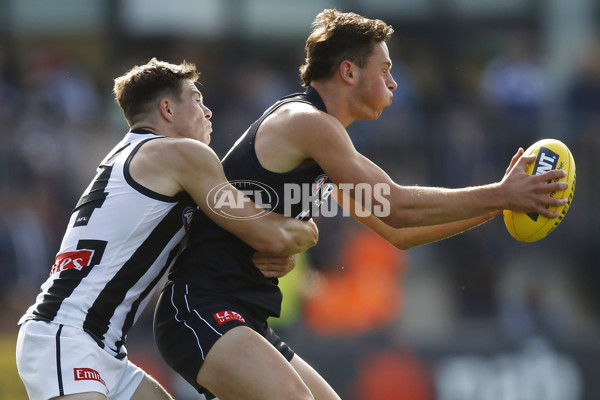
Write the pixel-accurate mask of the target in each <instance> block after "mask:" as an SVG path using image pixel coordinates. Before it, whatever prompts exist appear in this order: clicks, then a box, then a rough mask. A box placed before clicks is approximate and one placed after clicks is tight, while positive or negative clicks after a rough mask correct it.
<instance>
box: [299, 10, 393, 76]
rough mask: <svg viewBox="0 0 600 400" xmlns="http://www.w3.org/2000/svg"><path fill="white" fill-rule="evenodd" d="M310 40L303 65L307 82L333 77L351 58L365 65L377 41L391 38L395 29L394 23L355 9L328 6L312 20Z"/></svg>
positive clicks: (301, 70) (385, 40)
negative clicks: (341, 10) (346, 11)
mask: <svg viewBox="0 0 600 400" xmlns="http://www.w3.org/2000/svg"><path fill="white" fill-rule="evenodd" d="M312 27H313V30H312V32H311V34H310V36H309V37H308V39H307V40H306V59H305V62H304V65H302V66H301V67H300V77H301V78H302V82H303V85H304V86H309V85H310V83H311V82H312V81H314V80H318V79H323V78H330V77H332V76H333V74H334V71H335V69H336V67H337V66H338V65H339V64H340V63H341V62H342V61H344V60H349V61H351V62H353V63H355V64H356V65H358V66H359V67H360V68H363V67H364V66H365V65H366V63H367V59H368V58H369V56H370V55H371V53H372V52H373V48H374V46H373V45H374V44H376V43H379V42H388V41H389V40H390V38H391V36H392V34H393V33H394V30H393V29H392V27H391V25H387V24H386V23H385V22H383V21H381V20H379V19H368V18H365V17H363V16H361V15H358V14H355V13H341V12H339V11H337V10H333V9H327V10H324V11H323V12H321V13H319V15H317V17H316V18H315V20H314V21H313V23H312Z"/></svg>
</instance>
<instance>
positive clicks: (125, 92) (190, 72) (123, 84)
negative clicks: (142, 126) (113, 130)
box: [113, 58, 200, 125]
mask: <svg viewBox="0 0 600 400" xmlns="http://www.w3.org/2000/svg"><path fill="white" fill-rule="evenodd" d="M199 77H200V73H199V72H197V71H196V66H195V65H194V64H190V63H187V62H185V61H184V62H183V63H182V64H180V65H175V64H170V63H167V62H164V61H158V60H157V59H156V58H152V59H151V60H150V61H148V62H147V63H146V64H144V65H136V66H134V67H133V68H132V69H131V70H129V71H128V72H127V73H125V74H124V75H122V76H120V77H118V78H116V79H115V85H114V87H113V93H114V95H115V99H116V101H117V103H118V104H119V106H120V107H121V108H122V109H123V113H124V114H125V119H127V122H128V123H129V125H133V124H134V123H135V122H136V120H137V119H139V118H140V116H142V115H143V114H145V113H147V112H149V111H150V110H151V109H152V107H153V106H154V105H155V103H156V102H157V101H159V100H160V99H162V98H164V97H170V98H172V99H175V100H179V99H180V96H181V89H182V84H181V83H182V81H184V80H186V79H190V80H192V81H193V82H196V81H197V80H198V78H199Z"/></svg>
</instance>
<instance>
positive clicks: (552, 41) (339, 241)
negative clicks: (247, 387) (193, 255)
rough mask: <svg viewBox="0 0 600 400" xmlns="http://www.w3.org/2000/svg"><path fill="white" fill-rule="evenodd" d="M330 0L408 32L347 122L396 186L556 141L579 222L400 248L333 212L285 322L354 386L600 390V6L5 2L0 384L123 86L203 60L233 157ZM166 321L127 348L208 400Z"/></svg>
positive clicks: (207, 92)
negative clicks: (368, 112) (182, 372)
mask: <svg viewBox="0 0 600 400" xmlns="http://www.w3.org/2000/svg"><path fill="white" fill-rule="evenodd" d="M324 8H337V9H338V10H341V11H354V12H357V13H360V14H363V15H365V16H367V17H370V18H380V19H383V20H385V21H386V22H388V23H389V24H391V25H392V26H393V27H394V29H395V34H394V37H393V39H392V42H391V43H390V45H389V46H390V52H391V57H392V60H393V64H394V66H393V69H392V72H393V74H394V77H395V79H396V82H397V83H398V89H397V90H396V92H395V97H394V104H393V106H391V107H390V108H389V109H387V110H386V111H384V114H383V116H382V117H381V118H380V119H379V120H378V121H376V122H361V123H355V124H353V125H351V126H350V127H349V131H350V133H351V136H352V138H353V140H354V142H355V144H356V147H357V148H358V149H359V151H361V152H363V153H364V154H365V155H367V156H368V157H369V158H371V159H372V160H373V161H375V162H377V163H378V164H379V165H381V166H382V167H383V168H384V169H385V170H386V171H387V172H388V173H389V174H390V175H391V176H392V177H393V178H394V180H396V182H398V183H400V184H404V185H428V186H447V187H461V186H468V185H478V184H485V183H489V182H493V181H497V180H499V179H501V178H502V175H503V174H504V171H505V169H506V167H507V166H508V163H509V160H510V158H511V156H512V155H513V154H514V153H515V152H516V150H517V149H518V147H524V148H526V147H528V146H529V145H530V144H532V143H533V142H534V141H536V140H537V139H541V138H557V139H560V140H562V141H563V142H565V143H566V144H567V145H568V146H569V147H570V149H571V151H572V153H573V155H574V158H575V161H576V163H577V172H578V174H577V189H576V192H575V197H574V200H573V204H572V206H571V209H570V211H569V213H568V214H567V217H566V219H565V220H564V221H563V222H562V224H561V225H560V226H559V227H558V228H557V229H556V231H554V232H553V233H552V234H551V235H550V236H548V237H547V238H545V239H543V240H541V241H539V242H536V243H532V244H525V243H520V242H517V241H516V240H514V239H512V238H511V237H510V236H509V234H508V233H507V231H506V229H505V227H504V223H503V221H502V217H497V218H496V219H494V220H492V221H490V222H489V223H487V224H485V225H484V226H482V227H479V228H477V229H474V230H472V231H469V232H467V233H465V234H463V235H460V236H457V237H454V238H451V239H448V240H446V241H443V242H439V243H434V244H430V245H426V246H422V247H419V248H414V249H411V250H409V251H405V252H403V251H400V250H396V249H394V248H393V247H391V246H390V245H388V244H387V243H385V242H382V241H381V240H380V239H378V238H377V237H374V236H373V235H372V234H370V233H369V232H368V231H365V230H364V229H363V228H361V226H360V225H359V224H358V223H356V222H355V221H353V220H351V219H349V218H343V217H336V218H325V217H320V218H318V221H317V223H318V225H319V226H320V232H321V238H320V243H319V244H318V245H317V246H316V247H315V248H314V249H312V250H311V251H310V252H309V253H307V254H305V255H303V257H302V258H301V262H300V263H299V265H298V267H297V268H296V270H295V271H294V273H293V274H292V275H290V276H289V277H287V278H286V279H285V280H283V282H282V287H283V289H284V292H285V305H284V316H283V318H282V319H281V320H280V321H272V323H273V325H275V326H276V330H277V331H278V332H279V334H280V336H282V338H283V339H284V340H286V341H287V342H288V343H289V344H290V345H291V346H292V347H293V348H294V349H295V350H296V351H297V352H298V353H299V354H300V355H301V356H303V358H305V359H306V360H307V361H309V362H310V363H311V364H312V365H313V366H314V367H315V368H316V369H317V370H318V371H319V372H321V374H322V375H323V376H324V377H325V378H326V379H327V380H328V381H329V382H330V383H331V384H332V385H333V387H334V388H335V389H336V390H337V391H338V393H339V394H340V395H341V397H342V398H343V399H349V400H367V399H368V400H375V399H377V400H394V399H407V400H596V399H599V398H600V382H599V381H598V379H597V377H598V371H599V370H600V329H599V324H598V322H599V318H600V268H599V265H598V264H599V261H598V260H599V258H600V236H599V235H600V212H599V211H598V206H599V203H600V196H599V194H600V193H599V192H600V189H599V188H598V183H599V182H598V177H599V176H600V173H599V172H600V162H599V158H600V157H599V155H600V153H599V150H600V36H598V33H599V32H598V30H599V29H598V28H599V27H600V26H599V25H600V5H599V4H598V2H597V1H596V0H568V1H566V0H502V1H498V0H346V1H342V0H338V1H320V0H302V1H298V0H294V1H282V0H247V1H245V0H170V1H158V0H85V1H81V0H53V1H40V0H0V129H1V133H0V310H1V311H0V313H1V315H2V318H1V319H0V398H2V399H25V398H26V395H25V391H24V389H23V386H22V384H21V382H20V380H19V379H18V376H17V373H16V367H15V357H14V345H15V339H16V331H17V326H16V322H17V320H18V318H19V316H20V315H21V314H22V313H23V312H24V311H25V309H26V308H27V307H28V306H29V305H30V304H31V303H32V302H33V300H34V297H35V295H36V293H37V292H38V290H39V285H40V284H41V282H42V281H43V280H44V279H45V278H46V277H47V276H48V273H49V270H50V267H51V265H52V264H53V259H54V255H55V253H56V252H57V250H58V245H59V243H60V240H61V237H62V234H63V231H64V229H65V226H66V223H67V220H68V216H69V214H70V210H71V209H72V207H73V206H74V204H75V203H76V202H77V199H78V198H79V196H80V194H81V192H82V191H83V189H84V188H85V186H86V185H87V183H88V181H89V180H90V179H91V178H92V177H93V175H94V170H95V167H96V165H97V164H98V163H99V162H100V160H101V158H102V157H103V156H104V154H105V153H106V152H107V151H108V150H109V149H110V148H112V146H113V145H114V144H115V143H116V142H117V141H118V140H119V139H120V138H121V137H122V135H123V134H124V133H125V132H126V130H127V126H126V124H125V120H124V118H123V116H122V114H121V112H120V110H119V109H118V107H117V106H116V105H115V103H114V101H113V98H112V94H111V89H112V79H113V78H114V77H116V76H118V75H121V74H122V73H124V72H125V71H126V70H128V69H129V68H130V67H132V66H133V65H136V64H140V63H144V62H146V61H147V60H148V59H149V58H151V57H157V58H159V59H162V60H165V61H170V62H173V63H180V62H181V61H183V60H187V61H190V62H194V63H196V64H197V65H198V67H199V69H200V70H201V71H202V77H201V82H202V85H203V86H202V88H201V90H202V92H203V95H204V99H205V103H206V105H207V106H208V107H209V108H210V109H211V110H212V111H213V114H214V115H213V127H214V133H213V136H212V138H213V139H212V140H213V142H212V146H213V148H214V149H215V151H216V152H217V153H218V154H219V156H223V155H224V154H225V152H226V151H227V149H228V148H229V147H230V146H231V145H232V144H233V143H234V141H235V140H236V138H237V137H238V136H239V135H240V134H241V133H242V132H243V131H244V130H245V129H246V127H247V126H248V125H249V124H250V123H251V122H252V121H254V119H256V118H257V117H258V116H259V115H260V114H261V113H262V111H263V109H264V108H265V107H266V106H268V105H270V104H271V103H273V102H274V101H275V100H276V99H278V98H279V97H280V96H282V95H285V94H288V93H290V92H293V91H297V90H299V89H300V86H299V83H300V79H299V75H298V67H299V65H300V64H301V63H302V61H303V57H304V41H305V38H306V37H307V35H308V33H309V31H310V24H311V22H312V20H313V19H314V17H315V16H316V14H317V13H318V12H320V11H321V10H323V9H324ZM152 304H153V303H152ZM151 323H152V305H151V306H150V307H149V309H148V310H147V312H146V313H145V314H144V315H143V316H142V318H141V319H140V321H139V322H138V324H137V325H136V326H135V327H134V328H133V330H132V331H131V333H130V335H129V338H128V343H127V347H128V350H129V354H130V358H131V359H132V360H133V361H134V362H136V363H138V364H139V365H140V366H142V367H143V368H145V369H146V370H147V371H149V372H150V373H152V374H153V375H154V376H156V377H157V378H158V379H159V380H160V381H161V382H162V383H163V384H164V385H165V386H166V387H167V388H168V389H169V390H170V391H171V392H172V393H173V394H174V395H175V396H176V398H177V399H181V400H185V399H195V398H198V395H196V394H194V392H193V391H192V390H191V388H190V387H188V386H187V384H186V383H184V382H183V381H182V380H181V379H179V378H178V377H176V376H175V375H174V374H173V373H171V372H170V370H169V369H168V367H167V366H166V364H165V363H164V362H163V361H162V360H161V359H160V358H159V356H158V355H157V352H156V349H155V345H154V342H153V338H152V329H151ZM49 362H51V360H49Z"/></svg>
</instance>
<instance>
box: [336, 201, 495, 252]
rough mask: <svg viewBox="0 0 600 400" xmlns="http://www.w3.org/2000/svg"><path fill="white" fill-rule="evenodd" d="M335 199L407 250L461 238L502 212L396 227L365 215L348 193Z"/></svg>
mask: <svg viewBox="0 0 600 400" xmlns="http://www.w3.org/2000/svg"><path fill="white" fill-rule="evenodd" d="M335 199H336V201H337V202H338V203H339V204H340V205H341V206H342V207H343V208H344V209H346V210H347V211H348V213H349V214H350V215H351V216H352V217H353V218H354V219H356V220H357V221H358V222H360V223H361V224H363V225H364V226H366V227H367V228H369V229H371V230H372V231H373V232H375V233H377V234H378V235H379V236H381V237H382V238H384V239H385V240H386V241H388V242H389V243H391V244H392V245H393V246H395V247H397V248H398V249H400V250H408V249H411V248H413V247H417V246H422V245H424V244H428V243H433V242H437V241H439V240H442V239H447V238H449V237H452V236H454V235H458V234H459V233H462V232H465V231H467V230H469V229H472V228H475V227H476V226H479V225H481V224H483V223H485V222H487V221H489V220H491V219H493V218H494V217H495V216H497V215H498V214H500V213H501V211H500V210H497V211H493V212H490V213H487V214H484V215H481V216H477V217H473V218H469V219H465V220H462V221H454V222H448V223H445V224H439V225H430V226H416V227H410V228H393V227H391V226H389V225H387V224H386V223H384V222H383V221H381V220H380V219H379V218H377V217H376V216H375V215H373V214H370V213H367V212H365V210H364V208H363V207H362V206H361V205H360V204H359V203H358V202H356V201H355V200H354V199H352V198H350V197H349V196H348V195H347V193H345V192H343V191H341V190H338V191H337V194H336V195H335ZM357 210H360V212H357Z"/></svg>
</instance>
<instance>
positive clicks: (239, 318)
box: [154, 283, 294, 393]
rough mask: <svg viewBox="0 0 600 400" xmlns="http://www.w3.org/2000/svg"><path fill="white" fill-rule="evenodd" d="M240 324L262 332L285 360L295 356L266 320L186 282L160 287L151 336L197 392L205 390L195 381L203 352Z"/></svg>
mask: <svg viewBox="0 0 600 400" xmlns="http://www.w3.org/2000/svg"><path fill="white" fill-rule="evenodd" d="M241 325H244V326H248V327H250V328H252V329H253V330H254V331H256V332H258V333H259V334H261V335H262V336H263V337H264V338H265V339H267V341H269V342H270V343H271V344H272V345H273V346H275V348H276V349H277V350H278V351H279V352H280V353H281V354H282V355H283V356H284V357H285V358H286V359H287V360H288V361H290V360H291V359H292V358H293V357H294V352H293V350H292V349H290V347H289V346H288V345H287V344H286V343H285V342H283V341H282V340H281V339H280V338H279V336H277V334H276V333H275V332H274V331H273V329H271V327H270V326H269V324H268V323H267V321H266V320H264V319H259V318H256V317H254V316H253V314H252V313H251V311H249V310H248V309H247V308H245V307H243V306H240V305H238V304H234V303H232V302H230V301H229V300H227V299H225V296H219V297H214V296H211V297H209V296H201V295H199V294H198V293H190V292H189V288H188V285H185V284H172V283H170V284H168V285H167V286H165V288H164V289H163V291H162V293H161V295H160V297H159V299H158V304H157V305H156V311H155V313H154V339H155V340H156V344H157V346H158V349H159V351H160V353H161V355H162V357H163V358H164V359H165V361H166V362H167V364H169V366H170V367H171V368H173V369H174V370H175V371H176V372H177V373H178V374H179V375H181V376H182V377H183V378H184V379H185V380H186V381H188V382H189V383H190V384H191V385H192V386H194V387H195V388H196V389H197V390H198V391H199V392H200V393H206V392H207V391H206V389H204V388H203V387H201V386H199V385H198V384H197V383H196V376H198V371H200V367H201V366H202V363H203V362H204V359H205V358H206V355H207V354H208V352H209V351H210V349H211V348H212V346H213V345H214V344H215V342H216V341H217V340H219V338H220V337H221V336H222V335H224V334H225V333H226V332H228V331H229V330H231V329H233V328H235V327H237V326H241Z"/></svg>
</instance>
